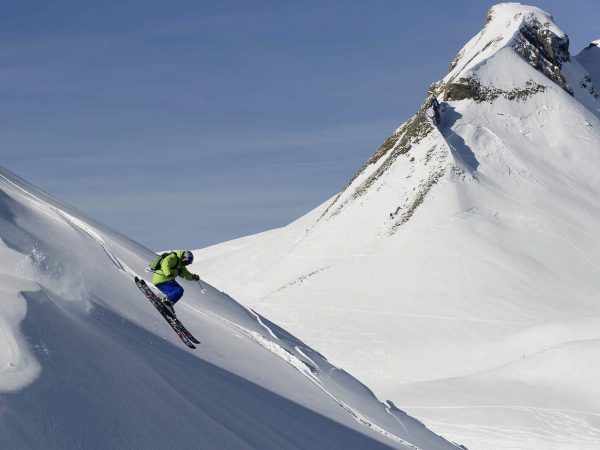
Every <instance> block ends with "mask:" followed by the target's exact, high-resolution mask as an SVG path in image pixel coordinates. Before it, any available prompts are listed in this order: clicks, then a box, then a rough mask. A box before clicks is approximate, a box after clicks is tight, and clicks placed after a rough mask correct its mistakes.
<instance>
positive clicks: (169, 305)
mask: <svg viewBox="0 0 600 450" xmlns="http://www.w3.org/2000/svg"><path fill="white" fill-rule="evenodd" d="M161 302H162V305H163V306H164V307H165V309H166V310H167V311H168V312H169V314H171V315H172V316H173V317H175V305H173V302H172V301H171V300H170V299H169V298H167V297H163V298H161Z"/></svg>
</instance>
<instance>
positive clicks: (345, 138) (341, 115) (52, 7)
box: [0, 0, 600, 250]
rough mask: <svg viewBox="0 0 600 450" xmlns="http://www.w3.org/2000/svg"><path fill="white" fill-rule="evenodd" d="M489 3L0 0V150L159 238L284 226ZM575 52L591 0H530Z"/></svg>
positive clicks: (143, 237) (411, 96)
mask: <svg viewBox="0 0 600 450" xmlns="http://www.w3.org/2000/svg"><path fill="white" fill-rule="evenodd" d="M493 3H495V2H487V1H466V0H457V1H452V2H449V1H447V0H446V1H422V2H414V1H401V0H395V1H392V0H389V1H387V0H372V1H341V0H340V1H282V0H279V1H261V2H258V1H256V2H254V1H223V0H221V1H214V2H213V1H211V2H208V1H199V0H195V1H176V0H175V1H169V2H166V1H163V0H161V1H154V0H146V1H143V2H141V1H139V0H136V1H131V0H120V1H110V0H105V1H85V2H81V1H61V0H57V1H52V2H48V1H36V2H32V1H26V0H24V1H23V0H22V1H10V0H9V1H6V0H5V1H3V2H2V9H1V10H0V11H1V14H0V65H1V67H0V105H1V106H0V145H1V148H2V150H1V151H0V155H1V156H2V159H1V161H0V164H2V165H4V166H5V167H6V168H8V169H9V170H12V171H13V172H15V173H17V174H18V175H20V176H22V177H24V178H25V179H27V180H28V181H30V182H32V183H34V184H36V185H37V186H39V187H40V188H42V189H44V190H45V191H47V192H49V193H51V194H53V195H55V196H57V197H59V198H61V199H62V200H65V201H67V202H68V203H70V204H72V205H73V206H75V207H77V208H79V209H80V210H82V211H84V212H86V213H88V214H89V215H91V216H93V217H95V218H97V219H99V220H101V221H102V222H104V223H105V224H107V225H109V226H111V227H113V228H115V229H117V230H119V231H121V232H122V233H124V234H126V235H128V236H130V237H131V238H133V239H135V240H137V241H139V242H140V243H142V244H144V245H146V246H148V247H150V248H153V249H155V250H158V249H164V248H198V247H203V246H206V245H210V244H213V243H217V242H222V241H225V240H228V239H232V238H235V237H239V236H244V235H247V234H252V233H256V232H260V231H264V230H266V229H270V228H274V227H278V226H282V225H285V224H287V223H289V222H291V221H292V220H294V219H296V218H297V217H299V216H301V215H303V214H304V213H306V212H308V211H309V210H310V209H312V208H314V207H315V206H317V205H319V204H320V203H321V202H323V201H325V200H326V199H327V198H329V197H330V196H332V195H334V194H335V193H336V192H337V191H338V190H340V189H341V188H342V187H343V186H344V185H345V184H346V182H347V181H348V179H349V178H350V177H352V175H354V173H355V172H356V170H357V169H358V168H359V167H360V166H361V165H362V163H363V162H364V161H365V160H366V159H367V158H368V157H369V156H370V155H371V154H372V153H373V152H374V150H375V149H376V148H377V147H378V145H379V144H380V143H381V142H382V141H383V140H384V139H385V138H386V137H387V135H388V134H389V133H390V132H391V131H392V130H393V129H394V128H396V127H397V126H398V125H400V124H401V123H402V122H403V121H404V120H406V119H407V118H408V117H410V116H411V115H412V114H413V112H414V110H415V109H416V108H417V107H418V105H419V104H420V103H421V101H422V99H423V98H424V96H425V94H426V90H427V86H428V85H429V84H430V83H431V82H433V81H436V80H438V79H440V78H442V77H443V75H444V74H445V73H446V71H447V67H448V65H449V63H450V61H451V60H452V58H453V57H454V56H455V54H456V53H457V52H458V50H459V49H460V48H461V47H462V46H463V45H464V44H465V43H466V41H467V40H468V39H469V38H470V37H471V36H472V35H474V34H475V33H477V32H478V31H479V30H480V29H481V26H482V24H483V20H484V15H485V12H486V11H487V9H488V8H489V6H490V5H492V4H493ZM532 4H535V5H536V6H540V7H542V8H543V9H545V10H547V11H549V12H551V13H552V14H553V15H554V18H555V20H556V21H557V23H558V24H559V26H561V27H562V28H563V29H564V30H565V31H566V32H567V33H568V34H569V36H570V38H571V49H572V51H573V52H575V53H576V52H578V51H579V50H580V49H581V48H583V47H584V46H585V45H586V44H587V42H589V41H591V40H593V39H598V38H600V30H599V29H598V28H597V18H598V17H600V2H598V1H597V0H575V1H569V2H565V1H562V0H561V1H558V0H546V1H545V0H540V1H535V2H532Z"/></svg>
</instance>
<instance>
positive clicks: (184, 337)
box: [135, 277, 200, 349]
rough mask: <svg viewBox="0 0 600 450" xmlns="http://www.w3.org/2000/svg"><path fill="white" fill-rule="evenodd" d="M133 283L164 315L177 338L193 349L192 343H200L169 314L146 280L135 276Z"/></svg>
mask: <svg viewBox="0 0 600 450" xmlns="http://www.w3.org/2000/svg"><path fill="white" fill-rule="evenodd" d="M135 284H136V286H137V287H138V288H139V290H140V291H142V293H143V294H144V295H145V296H146V298H147V299H148V300H149V301H150V303H152V305H153V306H154V307H155V308H156V309H157V310H158V312H159V313H160V315H161V316H163V317H164V319H165V320H166V321H167V323H168V324H169V325H170V326H171V328H172V329H173V331H175V334H177V336H179V339H181V341H182V342H183V343H184V344H185V345H186V346H188V347H189V348H192V349H195V348H196V346H195V345H194V344H200V341H199V340H198V339H196V338H195V337H194V336H193V335H192V333H190V332H189V331H188V329H187V328H186V327H185V326H184V325H183V324H182V323H181V321H180V320H179V319H178V318H177V317H175V316H173V315H171V314H170V313H169V311H167V309H166V308H165V307H164V306H163V304H162V302H161V301H160V299H159V298H158V296H157V295H156V294H155V293H154V292H153V291H152V289H150V287H149V286H148V285H147V284H146V282H145V281H144V280H142V279H140V278H138V277H135Z"/></svg>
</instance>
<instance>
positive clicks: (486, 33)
mask: <svg viewBox="0 0 600 450" xmlns="http://www.w3.org/2000/svg"><path fill="white" fill-rule="evenodd" d="M505 49H511V50H513V51H514V52H515V53H516V54H517V55H518V56H520V58H522V59H523V60H524V61H526V62H527V63H529V64H530V65H531V66H532V67H534V68H535V69H536V70H537V71H539V72H541V73H543V74H544V75H545V76H546V77H547V78H549V79H551V80H552V81H553V82H555V83H556V84H558V85H559V86H560V87H561V88H563V89H564V90H565V91H566V92H568V93H569V94H570V95H573V89H572V87H571V86H570V85H569V83H568V81H567V79H566V77H565V76H564V74H562V73H561V68H562V65H563V63H565V62H568V61H570V53H569V37H568V36H567V34H566V33H565V32H564V31H562V30H561V29H560V28H559V27H558V26H557V25H556V24H555V23H554V20H553V18H552V16H551V15H550V14H548V13H547V12H545V11H543V10H541V9H539V8H536V7H534V6H527V5H522V4H520V3H501V4H498V5H495V6H492V7H491V8H490V10H489V11H488V13H487V15H486V20H485V25H484V27H483V29H482V30H481V31H480V32H479V33H478V34H477V35H476V36H474V37H473V38H472V39H471V40H470V41H469V42H468V43H467V44H466V45H465V46H464V47H463V48H462V49H461V50H460V52H459V53H458V55H457V56H456V57H455V58H454V60H453V61H452V63H451V64H450V72H449V73H448V75H447V76H446V77H445V78H444V80H442V84H443V85H447V86H449V88H450V89H451V91H452V92H451V95H452V94H454V96H453V97H452V98H453V99H455V100H460V99H461V98H456V91H457V90H458V92H462V91H463V90H464V89H457V86H454V85H453V83H455V82H456V81H458V83H456V84H458V85H459V87H460V85H464V84H465V83H464V82H462V79H465V80H472V79H473V75H474V73H475V72H477V69H478V68H479V67H480V66H481V65H483V64H484V63H485V62H486V61H487V60H488V59H489V58H491V57H493V56H494V55H495V54H497V53H499V52H501V51H503V50H505ZM520 81H523V82H527V81H529V80H520ZM471 84H472V83H471ZM463 98H464V97H463Z"/></svg>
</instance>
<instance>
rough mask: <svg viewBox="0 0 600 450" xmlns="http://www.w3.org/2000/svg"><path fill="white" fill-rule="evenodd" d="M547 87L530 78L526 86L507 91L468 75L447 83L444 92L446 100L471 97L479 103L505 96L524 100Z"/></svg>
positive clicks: (509, 98) (510, 98)
mask: <svg viewBox="0 0 600 450" xmlns="http://www.w3.org/2000/svg"><path fill="white" fill-rule="evenodd" d="M546 89H547V87H546V86H544V85H542V84H538V83H535V82H534V81H531V80H529V81H527V82H526V83H525V87H524V88H514V89H511V90H510V91H506V90H503V89H498V88H495V87H489V86H484V85H482V84H481V82H480V81H479V80H478V79H477V78H475V77H466V78H461V79H460V80H458V81H456V82H454V83H450V84H448V85H446V88H445V91H444V92H445V98H446V100H464V99H470V100H474V101H476V102H477V103H482V102H492V101H494V100H496V99H497V98H498V97H504V98H506V99H508V100H515V101H524V100H526V99H527V98H528V97H531V96H532V95H534V94H537V93H538V92H544V91H545V90H546Z"/></svg>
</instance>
